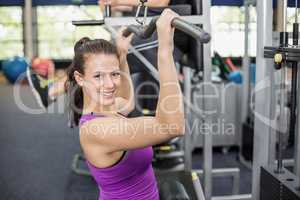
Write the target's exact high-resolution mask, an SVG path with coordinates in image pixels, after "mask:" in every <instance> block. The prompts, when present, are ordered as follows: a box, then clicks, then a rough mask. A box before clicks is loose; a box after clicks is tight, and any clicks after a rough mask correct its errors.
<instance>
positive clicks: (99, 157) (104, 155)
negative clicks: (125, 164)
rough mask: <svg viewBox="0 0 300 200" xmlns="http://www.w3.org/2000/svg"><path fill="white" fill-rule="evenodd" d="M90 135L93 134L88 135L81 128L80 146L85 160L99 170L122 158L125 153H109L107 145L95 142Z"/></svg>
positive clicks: (85, 130)
mask: <svg viewBox="0 0 300 200" xmlns="http://www.w3.org/2000/svg"><path fill="white" fill-rule="evenodd" d="M87 123H88V122H87ZM88 134H91V133H88V132H87V129H82V128H80V145H81V148H82V150H83V152H84V155H85V158H86V159H87V161H88V162H89V163H90V164H92V165H93V166H95V167H98V168H107V167H109V166H112V165H113V164H114V163H116V162H117V161H118V160H119V159H120V158H121V156H122V154H123V151H116V152H113V153H111V152H108V150H107V148H105V145H101V144H97V143H95V142H93V141H92V140H91V139H90V138H91V137H88Z"/></svg>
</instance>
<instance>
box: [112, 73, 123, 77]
mask: <svg viewBox="0 0 300 200" xmlns="http://www.w3.org/2000/svg"><path fill="white" fill-rule="evenodd" d="M120 75H121V73H120V72H113V73H112V76H113V77H119V76H120Z"/></svg>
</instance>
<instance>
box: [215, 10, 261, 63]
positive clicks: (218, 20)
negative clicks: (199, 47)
mask: <svg viewBox="0 0 300 200" xmlns="http://www.w3.org/2000/svg"><path fill="white" fill-rule="evenodd" d="M244 14H245V9H244V7H228V6H214V7H212V9H211V16H212V18H211V23H212V43H211V44H212V51H217V52H218V53H219V54H220V55H222V56H224V57H228V56H231V57H240V56H243V55H244V47H245V44H244V39H245V33H244V31H245V24H244V18H245V17H244ZM249 31H250V32H249V54H250V56H256V10H255V8H253V7H250V23H249Z"/></svg>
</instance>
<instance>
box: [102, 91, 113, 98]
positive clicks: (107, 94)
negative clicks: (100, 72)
mask: <svg viewBox="0 0 300 200" xmlns="http://www.w3.org/2000/svg"><path fill="white" fill-rule="evenodd" d="M112 95H113V92H107V93H103V96H108V97H110V96H112Z"/></svg>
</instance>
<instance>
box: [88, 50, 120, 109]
mask: <svg viewBox="0 0 300 200" xmlns="http://www.w3.org/2000/svg"><path fill="white" fill-rule="evenodd" d="M119 65H120V63H119V59H118V57H117V56H116V55H114V54H90V55H88V57H87V58H86V61H85V65H84V75H83V86H82V89H83V93H84V95H87V96H88V98H89V99H90V100H91V101H92V103H95V104H96V105H102V106H111V105H113V104H114V103H115V97H116V93H117V89H118V88H119V86H120V84H121V71H120V67H119Z"/></svg>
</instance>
